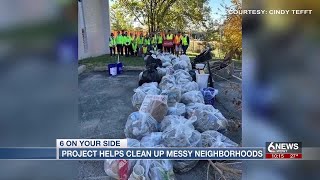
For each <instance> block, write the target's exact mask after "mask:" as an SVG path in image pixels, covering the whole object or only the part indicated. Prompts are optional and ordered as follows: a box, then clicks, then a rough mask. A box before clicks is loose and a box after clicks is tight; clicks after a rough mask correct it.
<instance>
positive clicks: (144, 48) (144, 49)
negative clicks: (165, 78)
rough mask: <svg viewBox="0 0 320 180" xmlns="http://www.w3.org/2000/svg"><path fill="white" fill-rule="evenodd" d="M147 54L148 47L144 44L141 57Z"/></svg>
mask: <svg viewBox="0 0 320 180" xmlns="http://www.w3.org/2000/svg"><path fill="white" fill-rule="evenodd" d="M147 52H148V46H147V45H145V44H144V45H143V46H142V53H143V57H144V56H146V54H147Z"/></svg>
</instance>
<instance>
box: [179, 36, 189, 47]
mask: <svg viewBox="0 0 320 180" xmlns="http://www.w3.org/2000/svg"><path fill="white" fill-rule="evenodd" d="M181 40H182V45H183V46H187V45H188V38H187V36H183V37H182V38H181Z"/></svg>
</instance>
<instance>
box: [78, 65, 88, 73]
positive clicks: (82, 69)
mask: <svg viewBox="0 0 320 180" xmlns="http://www.w3.org/2000/svg"><path fill="white" fill-rule="evenodd" d="M86 69H87V66H86V65H81V66H79V67H78V75H80V74H81V73H83V72H84V71H85V70H86Z"/></svg>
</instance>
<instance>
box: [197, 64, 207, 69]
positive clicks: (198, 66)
mask: <svg viewBox="0 0 320 180" xmlns="http://www.w3.org/2000/svg"><path fill="white" fill-rule="evenodd" d="M204 66H205V64H196V69H201V70H202V69H204Z"/></svg>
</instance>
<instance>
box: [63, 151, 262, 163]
mask: <svg viewBox="0 0 320 180" xmlns="http://www.w3.org/2000/svg"><path fill="white" fill-rule="evenodd" d="M59 159H66V160H67V159H68V160H71V159H73V160H76V159H77V160H89V159H95V160H97V159H171V160H208V159H212V160H254V159H264V150H263V148H108V149H104V148H102V149H101V148H90V149H89V148H63V149H59Z"/></svg>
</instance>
